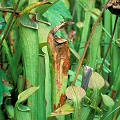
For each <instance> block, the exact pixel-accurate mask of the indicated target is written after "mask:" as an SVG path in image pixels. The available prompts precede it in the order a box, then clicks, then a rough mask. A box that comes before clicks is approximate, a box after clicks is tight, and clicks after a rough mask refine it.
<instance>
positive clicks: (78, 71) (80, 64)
mask: <svg viewBox="0 0 120 120" xmlns="http://www.w3.org/2000/svg"><path fill="white" fill-rule="evenodd" d="M109 1H110V0H108V1H107V3H106V4H105V6H104V7H103V9H102V12H101V13H100V15H99V17H98V19H97V21H96V23H95V25H94V26H93V29H92V32H91V34H90V38H89V40H88V42H87V44H86V47H85V50H84V53H83V55H82V58H81V60H80V63H79V66H78V69H77V72H76V75H75V78H74V81H73V83H72V85H75V83H76V80H77V77H78V75H79V73H80V69H81V66H82V63H83V60H84V57H85V55H86V52H87V49H88V47H89V44H90V42H91V40H92V36H93V34H94V31H95V29H96V27H97V25H98V23H99V21H100V19H101V16H102V14H103V12H104V11H105V9H106V8H107V4H108V2H109Z"/></svg>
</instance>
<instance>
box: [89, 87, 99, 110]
mask: <svg viewBox="0 0 120 120" xmlns="http://www.w3.org/2000/svg"><path fill="white" fill-rule="evenodd" d="M91 99H92V103H91V105H90V106H91V107H92V108H95V109H97V107H98V103H99V89H98V88H94V89H93V93H92V98H91ZM95 111H96V110H95Z"/></svg>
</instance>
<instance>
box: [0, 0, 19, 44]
mask: <svg viewBox="0 0 120 120" xmlns="http://www.w3.org/2000/svg"><path fill="white" fill-rule="evenodd" d="M19 2H20V0H18V2H17V5H16V7H15V10H14V11H13V14H12V16H11V19H10V22H9V25H8V28H7V29H6V31H5V33H4V35H3V37H2V39H1V41H0V46H1V45H2V42H3V40H4V39H5V38H6V36H7V33H8V31H9V29H10V26H11V23H12V21H13V18H14V15H15V12H16V10H17V8H18V5H19Z"/></svg>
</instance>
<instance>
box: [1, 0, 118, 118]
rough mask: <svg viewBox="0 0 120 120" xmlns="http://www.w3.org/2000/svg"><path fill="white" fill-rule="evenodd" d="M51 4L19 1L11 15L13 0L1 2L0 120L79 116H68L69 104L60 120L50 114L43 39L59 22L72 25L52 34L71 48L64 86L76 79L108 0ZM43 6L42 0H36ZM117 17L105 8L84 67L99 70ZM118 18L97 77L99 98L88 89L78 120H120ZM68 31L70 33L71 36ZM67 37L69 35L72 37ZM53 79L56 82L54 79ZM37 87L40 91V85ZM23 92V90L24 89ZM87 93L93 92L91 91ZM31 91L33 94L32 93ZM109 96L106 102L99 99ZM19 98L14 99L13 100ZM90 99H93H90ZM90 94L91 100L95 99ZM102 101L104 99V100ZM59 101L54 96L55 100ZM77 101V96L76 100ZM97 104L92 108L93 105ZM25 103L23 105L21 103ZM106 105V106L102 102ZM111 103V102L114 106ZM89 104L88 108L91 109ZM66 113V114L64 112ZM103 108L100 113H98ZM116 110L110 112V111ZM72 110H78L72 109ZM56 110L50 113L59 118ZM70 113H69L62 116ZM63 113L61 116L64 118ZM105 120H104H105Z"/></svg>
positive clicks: (67, 0)
mask: <svg viewBox="0 0 120 120" xmlns="http://www.w3.org/2000/svg"><path fill="white" fill-rule="evenodd" d="M49 1H50V2H55V3H54V4H50V3H49V2H48V3H44V4H43V5H42V4H38V3H37V2H39V1H38V0H25V1H24V0H21V1H20V3H19V5H18V8H17V11H16V14H15V15H13V14H14V12H13V10H15V9H16V6H17V2H18V1H17V0H1V1H0V5H1V7H0V45H1V46H0V116H1V118H0V119H1V120H6V119H10V120H13V119H15V120H21V119H25V120H31V119H32V120H39V119H42V120H45V119H60V120H64V119H65V120H70V119H75V120H77V119H79V120H80V118H79V117H77V115H78V113H76V112H73V111H74V110H73V108H74V109H75V110H76V108H78V106H74V104H75V103H74V102H75V101H72V104H70V103H71V101H70V103H69V101H68V103H69V105H71V106H72V107H73V108H71V109H72V110H71V111H69V110H70V108H62V111H63V113H62V114H63V115H62V117H59V116H57V117H54V116H50V115H51V113H52V112H54V107H53V105H54V102H53V99H52V97H56V95H55V94H54V92H53V91H55V90H56V89H53V88H54V87H53V86H54V84H52V82H53V81H52V80H53V77H51V76H55V75H56V73H55V71H54V68H53V67H52V66H50V65H51V64H53V61H52V60H51V59H49V58H50V55H49V54H50V53H49V49H47V44H48V43H47V37H48V34H49V32H50V30H51V29H52V28H54V27H55V26H57V25H59V24H61V23H62V22H67V21H73V22H74V25H72V26H68V27H66V28H65V29H63V30H62V31H58V32H57V36H58V37H59V38H65V39H67V40H68V43H69V47H70V51H71V53H70V69H69V72H68V75H69V77H68V81H67V86H66V87H64V88H63V91H64V92H65V90H66V88H67V87H68V86H70V85H71V84H72V83H73V81H74V78H75V74H76V71H77V69H78V66H79V62H80V59H81V57H82V55H83V53H84V50H85V47H86V43H87V41H88V39H89V37H90V34H91V31H92V28H93V25H94V24H95V22H96V20H97V18H98V15H99V14H100V12H101V10H102V7H103V5H104V4H105V3H106V2H107V0H101V1H100V0H59V1H57V0H49ZM41 2H43V1H41ZM115 19H116V16H115V15H113V14H111V13H110V11H109V10H105V12H104V14H103V16H102V18H101V21H100V22H99V24H98V26H97V27H96V30H95V31H94V35H93V36H92V40H91V43H90V46H89V49H88V50H87V53H86V55H85V58H84V61H83V63H82V65H88V66H90V67H92V68H93V69H94V71H96V72H99V69H100V65H101V63H102V60H103V58H104V56H105V53H106V51H107V48H108V45H109V42H110V38H111V35H112V31H113V28H114V23H115ZM119 30H120V20H119V19H118V21H117V27H116V31H115V35H114V38H113V41H112V46H111V47H110V51H109V53H108V55H107V58H106V60H105V63H104V66H103V68H102V72H101V73H100V74H101V75H102V77H103V78H104V80H105V81H106V85H104V87H103V88H102V89H101V90H99V92H98V93H99V95H98V96H97V94H95V95H94V94H93V93H94V92H93V91H92V90H91V89H90V88H88V90H87V92H86V94H87V97H88V98H89V99H90V101H89V100H88V101H89V102H88V103H87V100H86V101H85V105H86V106H87V107H85V106H84V105H82V107H81V108H82V110H80V111H78V112H79V113H82V115H81V116H82V117H81V119H82V120H87V119H91V120H92V119H102V120H103V119H109V120H113V119H114V120H119V119H120V115H119V113H120V110H119V108H120V107H119V106H120V94H118V93H119V90H120V86H119V84H120V74H119V73H120V64H119V60H120V58H119V56H120V55H119V53H120V48H119V47H120V45H119V44H120V43H119V38H120V32H119ZM71 31H72V32H71ZM71 36H72V37H71ZM82 74H83V66H82V68H81V71H80V73H79V76H78V78H77V81H76V84H75V85H76V86H81V81H82V78H81V77H82ZM54 79H55V78H54ZM38 86H39V87H40V88H39V87H38ZM26 89H27V91H26V92H23V91H24V90H26ZM91 91H92V93H91ZM33 93H34V94H33ZM101 93H102V94H104V95H109V96H110V97H111V98H112V100H111V99H109V98H107V100H105V102H104V98H103V97H102V96H101ZM18 95H19V98H18ZM91 96H92V97H91ZM93 96H96V98H94V97H93ZM105 98H106V97H105ZM59 99H60V98H56V101H58V100H59ZM76 99H78V98H76ZM97 99H98V103H97V105H95V104H94V105H95V106H94V105H93V103H94V102H95V101H97ZM26 100H27V101H26ZM106 101H107V103H111V104H110V106H109V105H107V104H106ZM113 101H114V104H113ZM91 104H92V105H93V106H92V107H91ZM66 109H67V110H66ZM101 110H102V112H101ZM114 110H115V111H114ZM76 111H77V110H76ZM60 112H61V109H60V110H58V111H56V112H55V116H56V115H57V114H61V113H60ZM67 113H73V114H72V115H71V114H70V115H66V114H67ZM65 115H66V116H65ZM106 117H107V118H106Z"/></svg>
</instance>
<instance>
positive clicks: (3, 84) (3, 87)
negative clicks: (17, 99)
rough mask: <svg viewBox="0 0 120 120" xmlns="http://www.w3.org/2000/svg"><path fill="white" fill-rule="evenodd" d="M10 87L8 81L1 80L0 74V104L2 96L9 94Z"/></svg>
mask: <svg viewBox="0 0 120 120" xmlns="http://www.w3.org/2000/svg"><path fill="white" fill-rule="evenodd" d="M11 89H12V88H11V87H10V85H9V83H8V82H7V81H5V80H3V78H2V76H0V105H1V104H2V103H3V97H4V96H11V94H10V91H9V90H11Z"/></svg>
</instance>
